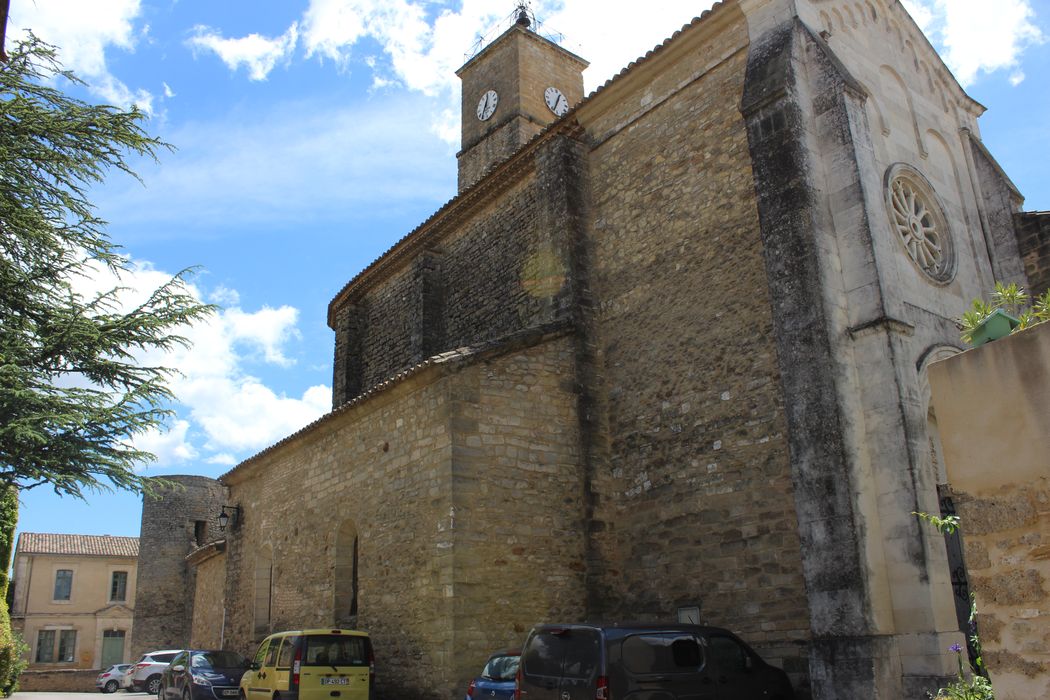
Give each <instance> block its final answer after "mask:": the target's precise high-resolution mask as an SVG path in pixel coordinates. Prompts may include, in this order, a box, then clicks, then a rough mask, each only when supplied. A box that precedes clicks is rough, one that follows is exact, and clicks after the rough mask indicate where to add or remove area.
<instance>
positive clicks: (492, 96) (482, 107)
mask: <svg viewBox="0 0 1050 700" xmlns="http://www.w3.org/2000/svg"><path fill="white" fill-rule="evenodd" d="M497 103H499V95H497V94H496V91H495V90H489V91H488V92H486V93H485V94H484V95H482V96H481V99H480V100H478V119H480V120H481V121H487V120H488V118H489V117H491V116H492V115H493V114H494V113H495V111H496V104H497Z"/></svg>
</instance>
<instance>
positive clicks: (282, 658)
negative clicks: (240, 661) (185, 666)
mask: <svg viewBox="0 0 1050 700" xmlns="http://www.w3.org/2000/svg"><path fill="white" fill-rule="evenodd" d="M374 686H375V657H374V656H373V654H372V641H371V639H369V637H368V633H367V632H358V631H356V630H331V629H316V630H299V631H295V632H278V633H276V634H271V635H270V636H269V637H267V638H266V639H264V640H263V642H262V644H260V645H259V650H258V651H256V652H255V658H254V659H253V661H252V663H251V666H249V668H248V671H247V672H246V673H245V674H244V676H242V677H241V688H240V700H331V699H332V698H338V699H339V700H371V699H372V697H373V693H374V692H375V690H374Z"/></svg>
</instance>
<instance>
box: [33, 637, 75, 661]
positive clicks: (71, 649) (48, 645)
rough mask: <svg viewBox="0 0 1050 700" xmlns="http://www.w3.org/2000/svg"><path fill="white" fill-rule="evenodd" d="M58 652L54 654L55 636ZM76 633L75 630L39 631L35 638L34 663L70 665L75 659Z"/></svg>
mask: <svg viewBox="0 0 1050 700" xmlns="http://www.w3.org/2000/svg"><path fill="white" fill-rule="evenodd" d="M56 632H57V633H58V634H57V642H58V650H57V654H56V649H55V642H56V634H55V633H56ZM76 648H77V631H76V630H40V631H39V632H37V637H36V662H37V663H40V664H47V663H56V662H57V663H70V662H72V661H73V660H74V659H75V658H76Z"/></svg>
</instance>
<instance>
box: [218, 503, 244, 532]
mask: <svg viewBox="0 0 1050 700" xmlns="http://www.w3.org/2000/svg"><path fill="white" fill-rule="evenodd" d="M240 522H241V507H240V506H223V507H222V511H220V512H219V529H220V530H225V529H226V526H227V525H233V526H234V527H237V525H238V523H240Z"/></svg>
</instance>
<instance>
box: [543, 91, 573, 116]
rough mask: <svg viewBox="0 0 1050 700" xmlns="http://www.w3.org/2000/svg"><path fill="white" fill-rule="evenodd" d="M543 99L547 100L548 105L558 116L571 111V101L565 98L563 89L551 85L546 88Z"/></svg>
mask: <svg viewBox="0 0 1050 700" xmlns="http://www.w3.org/2000/svg"><path fill="white" fill-rule="evenodd" d="M543 99H544V100H545V101H546V102H547V107H549V108H550V110H551V111H552V112H554V114H555V115H556V116H559V117H560V116H561V115H563V114H565V113H566V112H568V111H569V101H568V100H567V99H565V95H563V94H561V90H559V89H558V88H556V87H549V88H547V89H546V90H544V91H543Z"/></svg>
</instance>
